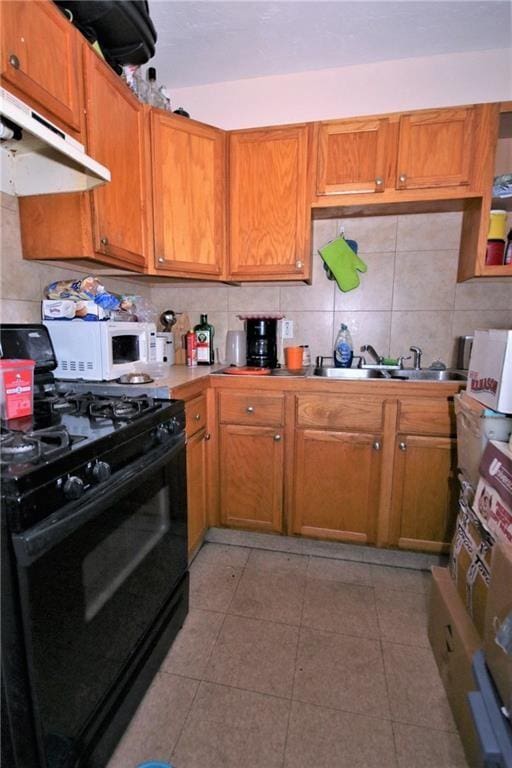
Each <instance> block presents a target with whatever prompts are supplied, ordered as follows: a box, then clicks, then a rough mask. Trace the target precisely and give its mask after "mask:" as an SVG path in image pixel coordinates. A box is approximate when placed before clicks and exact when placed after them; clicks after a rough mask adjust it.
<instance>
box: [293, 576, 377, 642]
mask: <svg viewBox="0 0 512 768" xmlns="http://www.w3.org/2000/svg"><path fill="white" fill-rule="evenodd" d="M302 624H303V625H304V626H307V627H313V628H314V629H323V630H327V631H328V632H340V633H342V634H347V635H359V636H361V637H369V638H377V637H378V636H379V628H378V623H377V612H376V610H375V595H374V590H373V589H372V588H371V587H363V586H359V585H356V584H342V583H339V582H335V581H320V580H319V579H308V581H307V584H306V594H305V597H304V610H303V615H302Z"/></svg>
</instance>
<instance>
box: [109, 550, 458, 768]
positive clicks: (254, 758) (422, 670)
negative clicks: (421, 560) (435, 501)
mask: <svg viewBox="0 0 512 768" xmlns="http://www.w3.org/2000/svg"><path fill="white" fill-rule="evenodd" d="M429 581H430V575H429V574H428V573H427V572H425V571H421V570H412V569H408V568H400V567H392V566H385V565H374V564H371V563H368V562H357V561H355V560H352V559H350V560H341V559H333V558H329V557H323V556H315V555H304V554H294V553H289V552H279V551H267V550H262V549H255V548H249V547H242V546H231V545H225V544H215V543H208V544H205V545H204V546H203V548H202V549H201V551H200V552H199V554H198V556H197V557H196V559H195V560H194V562H193V564H192V566H191V591H190V613H189V615H188V617H187V620H186V623H185V625H184V627H183V629H182V630H181V632H180V634H179V635H178V637H177V639H176V641H175V643H174V645H173V647H172V649H171V651H170V653H169V655H168V656H167V658H166V660H165V662H164V664H163V665H162V668H161V669H160V671H159V673H158V675H157V677H156V678H155V680H154V682H153V684H152V686H151V688H150V689H149V691H148V693H147V695H146V697H145V699H144V700H143V702H142V703H141V705H140V707H139V709H138V711H137V713H136V714H135V717H134V718H133V720H132V722H131V724H130V727H129V729H128V730H127V732H126V734H125V736H124V737H123V739H122V741H121V742H120V744H119V746H118V748H117V750H116V752H115V754H114V755H113V757H112V759H111V761H110V763H109V765H108V768H135V766H137V765H138V763H141V762H144V761H145V760H161V761H164V762H170V763H172V765H173V766H175V768H246V767H247V768H467V767H466V762H465V759H464V755H463V751H462V747H461V744H460V740H459V737H458V735H457V732H456V728H455V724H454V722H453V719H452V716H451V712H450V709H449V707H448V703H447V700H446V696H445V694H444V690H443V687H442V684H441V681H440V678H439V675H438V672H437V668H436V664H435V661H434V658H433V656H432V652H431V650H430V647H429V643H428V638H427V632H426V628H427V599H428V591H429Z"/></svg>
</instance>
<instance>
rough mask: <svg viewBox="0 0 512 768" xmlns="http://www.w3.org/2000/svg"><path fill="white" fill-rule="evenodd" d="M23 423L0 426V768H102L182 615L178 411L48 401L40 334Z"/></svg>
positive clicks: (28, 328) (76, 398) (38, 332)
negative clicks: (29, 410)
mask: <svg viewBox="0 0 512 768" xmlns="http://www.w3.org/2000/svg"><path fill="white" fill-rule="evenodd" d="M0 342H1V346H2V354H3V356H4V357H10V358H12V357H18V358H32V359H36V361H37V364H36V369H35V371H36V374H35V402H34V414H33V416H31V417H26V418H23V419H17V420H10V421H9V422H5V423H3V424H2V427H1V431H0V459H1V464H0V472H1V480H2V513H1V526H2V688H1V694H2V713H1V714H2V765H4V766H5V768H11V766H16V768H18V767H19V766H22V767H23V768H27V767H30V768H36V767H37V768H43V767H44V768H71V767H73V768H81V767H82V766H83V767H85V766H87V768H104V766H105V765H106V764H107V762H108V759H109V756H110V755H111V753H112V752H113V749H114V747H115V745H116V743H117V741H118V740H119V738H120V736H121V735H122V733H123V731H124V730H125V728H126V725H127V723H128V722H129V720H130V718H131V717H132V715H133V713H134V712H135V709H136V707H137V705H138V704H139V702H140V700H141V698H142V696H143V694H144V692H145V691H146V689H147V687H148V686H149V684H150V682H151V680H152V678H153V677H154V674H155V672H156V671H157V669H158V668H159V666H160V664H161V662H162V660H163V658H164V657H165V655H166V653H167V652H168V650H169V648H170V646H171V643H172V641H173V639H174V637H175V636H176V634H177V632H178V631H179V629H180V627H181V626H182V624H183V621H184V619H185V616H186V614H187V610H188V570H187V495H186V464H185V430H184V427H185V417H184V407H183V404H182V403H181V402H180V401H177V400H157V399H152V398H150V397H145V396H138V397H127V396H123V397H117V398H110V397H104V396H100V395H93V394H91V393H74V392H73V391H72V390H70V389H69V384H66V387H67V389H64V390H63V391H59V387H58V386H57V385H56V382H55V381H54V380H53V375H52V374H51V370H52V369H54V368H55V365H56V361H55V359H54V356H53V350H52V346H51V342H50V339H49V336H48V332H47V330H46V328H45V327H44V326H42V325H20V326H15V325H4V326H1V327H0Z"/></svg>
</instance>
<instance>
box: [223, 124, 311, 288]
mask: <svg viewBox="0 0 512 768" xmlns="http://www.w3.org/2000/svg"><path fill="white" fill-rule="evenodd" d="M310 132H311V126H308V125H295V126H290V127H287V126H284V127H276V128H265V129H260V130H250V131H233V132H232V133H231V134H230V137H229V268H228V272H229V277H230V278H231V279H233V280H266V279H276V280H308V279H309V278H310V276H311V253H310V248H309V242H310V228H311V223H310V210H309V205H308V199H309V173H308V167H309V166H308V147H309V143H310V142H309V137H310Z"/></svg>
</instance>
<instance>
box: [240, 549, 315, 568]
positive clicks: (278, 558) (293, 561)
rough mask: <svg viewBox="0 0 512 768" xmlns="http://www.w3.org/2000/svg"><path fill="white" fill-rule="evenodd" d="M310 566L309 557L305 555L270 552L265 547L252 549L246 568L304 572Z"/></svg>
mask: <svg viewBox="0 0 512 768" xmlns="http://www.w3.org/2000/svg"><path fill="white" fill-rule="evenodd" d="M307 566H308V559H307V557H304V556H303V555H295V554H291V553H288V552H270V551H267V550H264V549H252V550H251V554H250V555H249V559H248V560H247V565H246V568H247V570H249V569H256V570H258V571H260V572H263V571H274V572H277V573H299V574H304V573H305V572H306V568H307Z"/></svg>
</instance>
